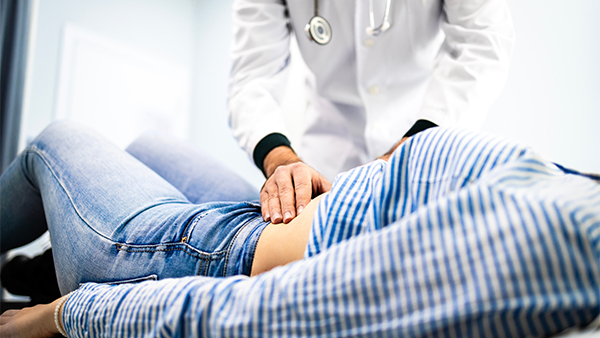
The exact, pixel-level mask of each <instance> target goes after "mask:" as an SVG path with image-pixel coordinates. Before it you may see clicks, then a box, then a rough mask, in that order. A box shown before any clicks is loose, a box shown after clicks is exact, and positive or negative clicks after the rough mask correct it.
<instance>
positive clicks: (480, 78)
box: [418, 0, 515, 129]
mask: <svg viewBox="0 0 600 338" xmlns="http://www.w3.org/2000/svg"><path fill="white" fill-rule="evenodd" d="M441 27H442V30H443V31H444V33H445V35H446V38H445V41H444V43H443V45H442V47H441V49H440V52H439V54H438V58H437V60H436V65H435V67H434V70H433V74H432V77H431V79H430V82H429V83H428V86H427V88H426V92H425V96H424V101H423V105H422V107H421V110H420V114H419V116H418V118H419V119H425V120H429V121H432V122H434V123H435V124H437V125H443V126H460V127H465V128H474V129H477V128H479V127H481V125H482V124H483V122H484V119H485V116H486V113H487V110H488V109H489V107H490V106H491V105H492V103H493V102H494V100H496V98H497V97H498V95H499V94H500V92H501V90H502V88H503V86H504V84H505V82H506V77H507V72H508V66H509V61H510V57H511V54H512V50H513V46H514V40H515V39H514V29H513V24H512V19H511V15H510V11H509V7H508V3H507V0H445V1H444V10H443V15H442V23H441Z"/></svg>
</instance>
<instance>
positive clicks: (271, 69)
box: [228, 0, 290, 156]
mask: <svg viewBox="0 0 600 338" xmlns="http://www.w3.org/2000/svg"><path fill="white" fill-rule="evenodd" d="M289 45H290V26H289V24H288V16H287V10H286V6H285V4H284V2H283V1H282V0H236V1H234V3H233V40H232V45H231V60H232V65H231V74H230V82H229V97H228V111H229V124H230V126H231V130H232V132H233V135H234V136H235V138H236V139H237V141H238V143H239V145H240V146H241V147H242V148H243V149H244V150H245V151H246V152H247V153H248V154H249V155H250V156H253V153H254V148H255V147H256V145H257V144H258V143H259V141H261V140H262V139H263V138H264V137H266V136H267V135H270V134H274V133H279V134H282V135H286V134H288V133H287V129H286V127H285V124H284V120H283V116H282V114H281V105H280V103H281V100H282V98H283V95H284V92H285V87H286V84H287V74H288V68H289V67H288V64H289V60H290V50H289Z"/></svg>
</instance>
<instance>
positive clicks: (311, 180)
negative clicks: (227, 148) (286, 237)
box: [260, 146, 331, 224]
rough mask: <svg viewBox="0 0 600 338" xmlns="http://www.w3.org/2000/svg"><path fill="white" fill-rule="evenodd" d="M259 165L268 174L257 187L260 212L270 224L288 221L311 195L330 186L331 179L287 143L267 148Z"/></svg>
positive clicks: (315, 194) (306, 203) (305, 203)
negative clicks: (301, 158) (270, 148)
mask: <svg viewBox="0 0 600 338" xmlns="http://www.w3.org/2000/svg"><path fill="white" fill-rule="evenodd" d="M263 167H264V169H265V173H266V174H267V177H268V178H267V181H266V182H265V184H264V185H263V187H262V189H261V191H260V204H261V212H262V216H263V218H264V220H265V221H271V223H273V224H277V223H281V222H282V221H283V223H289V222H290V221H291V220H292V219H294V217H296V215H298V214H300V213H301V212H302V210H304V208H305V207H306V206H307V205H308V203H309V202H310V200H311V198H313V197H316V196H318V195H320V194H322V193H324V192H327V191H329V190H331V183H329V181H328V180H327V179H326V178H325V177H323V176H322V175H321V174H319V173H318V172H317V171H316V170H314V169H313V168H311V167H310V166H308V165H307V164H306V163H304V162H302V160H300V158H298V156H296V153H294V151H293V150H292V149H290V148H288V147H285V146H281V147H277V148H275V149H273V150H271V152H269V154H268V155H267V156H266V157H265V161H264V166H263Z"/></svg>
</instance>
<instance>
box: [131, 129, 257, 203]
mask: <svg viewBox="0 0 600 338" xmlns="http://www.w3.org/2000/svg"><path fill="white" fill-rule="evenodd" d="M127 152H128V153H130V154H131V155H133V156H134V157H135V158H137V159H138V160H140V161H142V163H144V164H145V165H146V166H147V167H149V168H150V169H152V170H154V171H155V172H156V173H158V174H159V175H160V176H161V177H163V178H164V179H165V180H167V181H168V182H169V183H171V184H172V185H173V186H174V187H175V188H177V189H178V190H179V191H181V192H182V193H183V194H184V195H185V197H186V198H187V199H188V200H190V202H192V203H195V204H200V203H206V202H224V201H235V202H246V201H254V200H258V191H257V190H256V188H254V187H253V186H252V185H250V184H249V183H248V182H246V181H245V180H244V179H242V178H241V177H239V176H238V175H237V174H235V173H234V172H232V171H231V170H229V169H227V168H225V167H224V166H223V165H222V164H221V163H219V162H218V161H217V160H216V159H214V158H212V157H211V156H209V155H208V154H206V153H203V152H202V151H200V150H199V149H197V148H195V147H193V146H192V145H190V144H188V143H186V142H183V141H180V140H177V139H175V138H174V137H171V136H169V135H165V134H162V133H158V132H146V133H144V134H143V135H142V136H140V137H139V138H138V139H136V140H135V141H134V142H133V143H132V144H131V145H130V146H129V147H127Z"/></svg>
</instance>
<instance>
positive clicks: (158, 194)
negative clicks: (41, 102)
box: [0, 122, 267, 293]
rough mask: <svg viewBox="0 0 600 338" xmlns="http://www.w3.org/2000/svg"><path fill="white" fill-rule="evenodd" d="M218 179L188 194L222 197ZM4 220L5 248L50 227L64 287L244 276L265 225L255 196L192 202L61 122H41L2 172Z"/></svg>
mask: <svg viewBox="0 0 600 338" xmlns="http://www.w3.org/2000/svg"><path fill="white" fill-rule="evenodd" d="M142 143H143V142H137V145H140V144H142ZM135 145H136V143H134V145H133V146H135ZM157 146H160V142H159V143H158V144H157ZM163 146H166V144H163ZM132 149H134V148H132ZM174 156H175V155H174ZM156 163H159V164H160V163H161V162H160V161H155V164H156ZM162 163H163V167H165V165H166V164H169V165H172V164H174V163H169V161H163V162H162ZM209 165H210V166H212V165H213V164H209ZM157 167H158V168H160V167H161V166H160V165H158V164H157ZM195 169H196V168H195V167H194V166H193V165H191V166H186V167H185V169H184V170H183V171H179V173H184V171H185V170H192V171H194V170H195ZM197 169H198V170H197V172H201V171H202V170H203V169H206V168H204V167H202V168H197ZM171 172H172V175H176V174H177V172H178V171H171ZM195 175H199V174H195ZM171 178H172V180H173V181H174V182H175V183H177V184H181V180H178V179H177V178H176V177H175V178H173V177H171ZM195 182H200V180H195ZM211 184H212V185H211ZM218 186H219V184H218V182H216V183H215V182H214V181H213V182H212V183H210V184H208V185H207V187H206V188H204V187H202V186H198V183H196V185H189V186H188V187H187V192H188V195H189V196H191V197H192V198H194V199H196V200H197V201H205V202H206V201H208V200H210V199H211V198H218V196H219V194H216V195H211V194H213V193H214V192H215V188H216V187H218ZM194 190H196V192H195V193H194V192H193V191H194ZM209 190H210V194H209V193H207V191H209ZM249 191H250V192H248V194H251V190H249ZM221 192H222V193H223V195H227V194H229V195H235V193H228V192H227V191H226V190H221ZM211 196H212V197H211ZM215 196H217V197H215ZM0 224H1V227H0V241H1V242H0V244H1V250H2V252H5V251H7V250H10V249H12V248H16V247H19V246H22V245H24V244H27V243H29V242H31V241H32V240H34V239H35V238H37V237H39V236H40V235H41V234H42V233H43V232H45V231H46V230H47V229H48V230H49V231H50V239H51V242H52V243H53V244H54V250H53V255H54V261H55V263H56V264H55V265H56V270H57V278H58V282H59V286H60V289H61V292H62V293H65V292H68V291H71V290H74V289H76V288H77V287H78V286H79V284H80V283H83V282H88V281H97V282H110V281H111V280H123V279H132V278H150V279H163V278H169V277H181V276H189V275H205V276H217V277H218V276H230V275H236V274H246V275H248V274H249V273H250V269H251V264H252V258H253V255H254V249H255V247H256V243H257V241H258V237H259V236H260V233H261V232H262V230H263V229H264V227H265V226H266V224H267V223H265V222H263V221H262V217H261V214H260V206H259V205H258V204H256V203H249V202H241V203H240V202H206V203H202V204H193V203H191V202H190V201H189V200H188V199H187V198H186V196H185V195H184V194H183V193H182V192H181V191H179V190H178V189H177V188H176V187H174V186H173V185H172V184H170V183H169V182H167V181H166V180H165V179H163V178H162V177H161V176H160V175H158V174H157V173H156V172H154V171H153V170H151V169H150V168H148V167H147V166H146V165H144V164H143V163H141V162H140V161H138V160H137V159H135V158H134V157H132V156H131V155H129V154H127V153H125V152H123V151H121V150H120V149H118V148H116V147H115V146H114V145H112V144H111V143H109V142H108V141H106V140H104V139H102V138H101V137H98V136H96V135H95V134H94V133H93V132H91V131H88V130H85V129H84V128H82V127H81V126H77V125H73V124H70V123H65V122H62V123H55V124H53V125H51V126H50V127H48V128H47V129H46V130H44V131H43V132H42V133H41V134H40V135H39V136H38V137H37V138H36V139H35V140H34V141H33V142H32V143H31V145H30V146H29V147H28V148H27V149H26V150H25V151H24V152H23V153H22V154H21V155H20V156H19V157H18V158H17V159H15V161H14V162H13V163H12V164H11V165H10V166H9V168H8V169H7V170H6V172H5V173H3V175H2V177H1V178H0Z"/></svg>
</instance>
